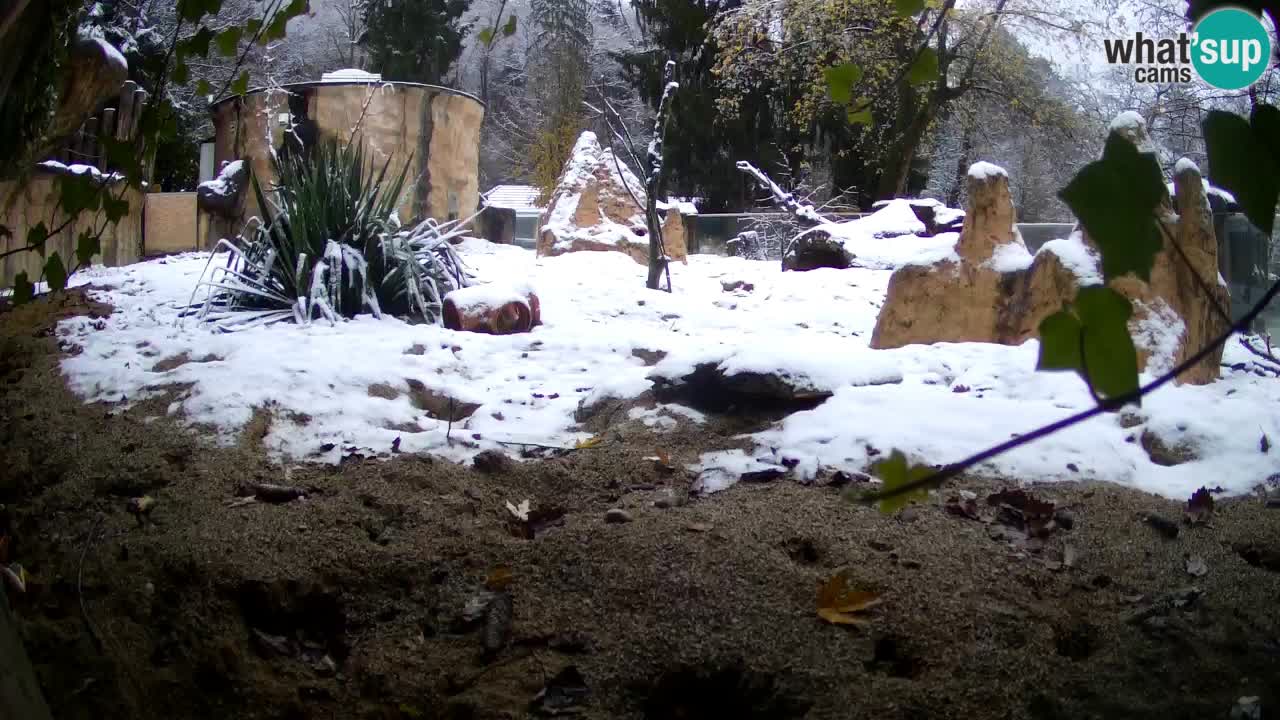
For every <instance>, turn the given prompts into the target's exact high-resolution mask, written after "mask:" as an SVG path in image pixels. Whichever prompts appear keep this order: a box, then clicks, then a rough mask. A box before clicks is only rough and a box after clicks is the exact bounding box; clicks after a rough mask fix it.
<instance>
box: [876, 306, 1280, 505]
mask: <svg viewBox="0 0 1280 720" xmlns="http://www.w3.org/2000/svg"><path fill="white" fill-rule="evenodd" d="M1277 295H1280V282H1276V283H1275V284H1274V285H1272V286H1271V288H1270V289H1269V290H1267V293H1266V294H1265V295H1263V296H1262V299H1260V300H1259V301H1258V302H1257V303H1256V304H1255V305H1254V306H1253V307H1252V308H1250V309H1249V312H1247V313H1245V314H1244V315H1243V316H1242V317H1241V318H1240V319H1239V320H1237V321H1236V322H1235V323H1234V324H1232V325H1231V327H1230V328H1228V329H1227V331H1226V332H1225V333H1223V334H1222V335H1220V336H1219V337H1218V338H1217V339H1215V340H1214V341H1213V342H1211V343H1209V344H1208V345H1206V346H1205V347H1203V348H1201V349H1200V351H1199V352H1197V353H1196V354H1195V355H1193V356H1191V357H1189V358H1187V359H1186V360H1185V361H1183V362H1182V363H1181V364H1179V365H1178V366H1177V367H1175V368H1173V369H1172V370H1170V371H1168V372H1166V373H1165V374H1163V375H1161V376H1160V377H1158V378H1156V379H1155V380H1152V381H1151V382H1150V383H1147V384H1146V385H1143V386H1142V387H1140V388H1138V389H1137V390H1134V391H1132V392H1129V393H1126V394H1124V395H1121V396H1119V397H1116V398H1112V399H1110V400H1108V401H1107V402H1106V403H1105V404H1099V405H1096V406H1094V407H1092V408H1090V409H1088V410H1085V411H1083V412H1079V413H1076V414H1075V415H1072V416H1070V417H1066V418H1063V419H1061V420H1059V421H1057V422H1054V423H1050V424H1048V425H1045V426H1043V427H1041V428H1038V429H1036V430H1033V431H1031V432H1029V433H1027V434H1026V435H1019V436H1018V437H1016V438H1013V439H1012V440H1008V441H1005V442H1002V443H1000V444H999V445H995V446H993V447H990V448H987V449H986V450H983V451H982V452H979V453H977V454H975V455H971V456H970V457H968V458H965V459H964V460H961V461H959V462H955V463H952V464H950V465H947V466H944V467H943V468H942V469H941V470H938V471H937V472H935V473H933V474H931V475H928V476H926V477H923V478H920V479H919V480H915V481H913V482H909V483H904V484H902V485H899V486H897V487H895V488H893V489H890V490H882V491H879V492H872V493H867V494H866V495H863V496H861V498H859V499H860V500H861V501H862V502H864V503H874V502H878V501H880V500H886V499H889V498H893V497H898V496H900V495H906V494H908V493H912V492H916V491H918V490H932V489H935V488H939V487H942V485H943V484H944V483H946V482H947V481H948V480H950V479H952V478H955V477H957V476H959V475H960V474H961V473H963V472H965V471H966V470H969V469H970V468H972V467H974V466H976V465H979V464H981V463H984V462H986V461H988V460H990V459H992V458H994V457H996V456H998V455H1003V454H1004V453H1006V452H1009V451H1010V450H1015V449H1017V448H1020V447H1022V446H1023V445H1028V444H1030V443H1033V442H1036V441H1037V440H1041V439H1043V438H1046V437H1048V436H1050V435H1052V434H1054V433H1056V432H1058V431H1059V430H1065V429H1067V428H1069V427H1071V426H1073V425H1078V424H1080V423H1082V422H1084V421H1085V420H1089V419H1091V418H1094V417H1097V416H1098V415H1101V414H1103V413H1105V412H1108V411H1110V410H1114V409H1117V408H1119V407H1122V406H1124V405H1126V404H1128V403H1131V402H1135V401H1137V400H1140V399H1141V398H1142V397H1144V396H1146V395H1150V394H1151V393H1153V392H1155V391H1156V390H1158V389H1159V388H1161V387H1163V386H1165V385H1167V384H1169V383H1170V382H1172V381H1173V380H1174V379H1176V378H1177V377H1178V376H1179V375H1181V374H1182V373H1184V372H1186V371H1188V370H1190V369H1191V368H1193V367H1195V366H1196V365H1197V364H1199V363H1200V361H1202V360H1204V359H1205V358H1207V357H1209V355H1211V354H1213V352H1214V351H1215V350H1217V349H1218V348H1220V347H1222V346H1223V345H1225V344H1226V343H1227V341H1228V340H1230V339H1231V336H1232V335H1234V334H1236V333H1238V332H1245V331H1247V330H1248V328H1249V326H1250V325H1252V324H1253V321H1254V320H1256V319H1257V318H1258V316H1259V315H1261V314H1262V311H1263V310H1264V309H1266V307H1267V305H1268V304H1269V303H1270V302H1271V301H1272V300H1273V299H1275V297H1276V296H1277Z"/></svg>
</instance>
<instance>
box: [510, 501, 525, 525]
mask: <svg viewBox="0 0 1280 720" xmlns="http://www.w3.org/2000/svg"><path fill="white" fill-rule="evenodd" d="M529 510H530V506H529V501H528V500H524V501H522V502H521V503H520V504H519V505H512V504H511V501H510V500H508V501H507V512H509V513H511V514H512V515H514V516H515V518H516V519H517V520H519V521H520V522H529Z"/></svg>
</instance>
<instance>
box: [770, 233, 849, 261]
mask: <svg viewBox="0 0 1280 720" xmlns="http://www.w3.org/2000/svg"><path fill="white" fill-rule="evenodd" d="M852 264H853V253H851V252H849V251H848V249H846V248H845V246H844V240H843V239H842V238H840V237H839V236H836V235H833V234H832V232H831V230H830V229H828V226H822V227H816V228H813V229H812V230H809V231H807V232H805V233H803V234H801V235H799V236H798V237H796V239H795V240H792V241H791V244H790V245H788V246H787V251H786V253H785V254H783V256H782V269H783V270H796V271H801V272H802V271H806V270H817V269H818V268H835V269H837V270H844V269H845V268H847V267H849V266H851V265H852Z"/></svg>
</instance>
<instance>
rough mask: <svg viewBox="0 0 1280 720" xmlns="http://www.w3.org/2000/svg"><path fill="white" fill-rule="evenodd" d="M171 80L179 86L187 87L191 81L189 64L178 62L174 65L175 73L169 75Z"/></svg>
mask: <svg viewBox="0 0 1280 720" xmlns="http://www.w3.org/2000/svg"><path fill="white" fill-rule="evenodd" d="M169 79H170V80H173V81H174V82H175V83H177V84H179V85H185V84H186V82H187V81H188V80H190V79H191V68H189V67H187V64H186V63H184V62H182V61H181V60H178V61H177V62H175V63H174V64H173V71H172V72H170V73H169Z"/></svg>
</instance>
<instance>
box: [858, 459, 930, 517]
mask: <svg viewBox="0 0 1280 720" xmlns="http://www.w3.org/2000/svg"><path fill="white" fill-rule="evenodd" d="M934 472H935V471H934V469H933V468H931V467H929V466H927V465H909V464H908V463H907V456H906V455H904V454H903V453H902V451H901V450H894V451H893V452H892V453H891V454H890V455H889V458H888V459H887V460H881V461H880V462H878V463H876V464H875V465H873V466H872V468H871V473H872V474H873V475H875V476H876V477H878V478H880V482H881V483H883V484H882V486H881V488H880V491H879V493H878V494H883V493H887V492H892V491H894V490H896V489H898V488H901V487H903V486H904V485H908V484H910V483H913V482H916V481H918V480H923V479H924V478H926V477H929V476H930V475H932V474H933V473H934ZM928 497H929V490H928V488H923V487H921V488H916V489H915V490H911V491H910V492H905V493H902V494H900V495H894V496H893V497H889V498H884V499H883V500H880V502H879V503H878V506H879V508H880V512H882V513H885V514H891V513H895V512H897V511H899V510H901V509H902V508H904V507H906V506H907V505H909V504H910V503H912V502H913V501H916V500H925V499H927V498H928Z"/></svg>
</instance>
